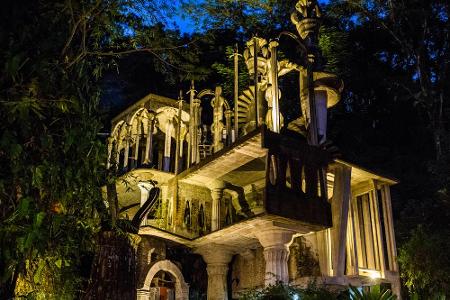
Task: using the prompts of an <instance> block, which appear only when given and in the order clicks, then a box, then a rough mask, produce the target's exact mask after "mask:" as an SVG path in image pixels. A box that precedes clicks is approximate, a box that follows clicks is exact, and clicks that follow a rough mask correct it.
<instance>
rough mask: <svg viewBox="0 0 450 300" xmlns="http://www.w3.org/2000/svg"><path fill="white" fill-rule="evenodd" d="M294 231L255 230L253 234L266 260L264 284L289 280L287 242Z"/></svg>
mask: <svg viewBox="0 0 450 300" xmlns="http://www.w3.org/2000/svg"><path fill="white" fill-rule="evenodd" d="M294 234H295V232H294V231H292V230H288V229H284V228H278V227H274V228H269V229H265V230H261V231H255V236H256V237H257V238H258V240H259V243H260V244H261V246H263V248H264V260H265V261H266V271H265V273H266V276H265V279H264V281H265V285H266V286H268V285H271V284H275V283H277V282H278V281H282V282H284V283H287V282H289V274H288V265H287V262H288V259H289V244H290V243H291V242H292V237H293V236H294Z"/></svg>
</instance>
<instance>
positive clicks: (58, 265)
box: [55, 259, 62, 269]
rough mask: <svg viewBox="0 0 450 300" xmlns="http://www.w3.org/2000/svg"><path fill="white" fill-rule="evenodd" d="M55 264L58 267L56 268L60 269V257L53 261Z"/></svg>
mask: <svg viewBox="0 0 450 300" xmlns="http://www.w3.org/2000/svg"><path fill="white" fill-rule="evenodd" d="M55 265H56V266H57V267H58V269H61V266H62V259H58V260H57V261H55Z"/></svg>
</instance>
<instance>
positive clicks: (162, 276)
mask: <svg viewBox="0 0 450 300" xmlns="http://www.w3.org/2000/svg"><path fill="white" fill-rule="evenodd" d="M152 285H153V287H155V286H158V287H162V288H163V289H160V290H161V291H162V293H161V296H162V297H163V298H160V297H161V296H158V300H159V299H164V300H165V299H170V294H171V293H172V291H173V289H175V293H174V294H175V299H176V300H187V299H189V286H188V285H187V283H186V282H185V281H184V277H183V274H182V273H181V271H180V269H179V268H178V267H177V266H176V265H175V264H174V263H173V262H171V261H170V260H161V261H158V262H157V263H155V264H154V265H153V266H151V268H150V270H149V271H148V273H147V276H146V277H145V281H144V285H143V287H142V288H141V289H139V290H138V299H139V300H141V299H142V300H144V299H145V300H149V297H150V293H149V291H150V289H151V288H152ZM166 297H167V298H166ZM151 300H154V299H151ZM155 300H156V299H155Z"/></svg>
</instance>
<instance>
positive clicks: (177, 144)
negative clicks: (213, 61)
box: [174, 91, 183, 174]
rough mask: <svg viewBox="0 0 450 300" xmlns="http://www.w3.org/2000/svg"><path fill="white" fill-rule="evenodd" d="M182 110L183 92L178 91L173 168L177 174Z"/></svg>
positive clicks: (181, 145)
mask: <svg viewBox="0 0 450 300" xmlns="http://www.w3.org/2000/svg"><path fill="white" fill-rule="evenodd" d="M182 111H183V92H182V91H180V99H179V101H178V115H177V129H176V147H175V170H174V173H175V174H178V173H179V171H180V165H179V164H180V147H183V144H181V124H182V122H183V120H182V119H181V113H182Z"/></svg>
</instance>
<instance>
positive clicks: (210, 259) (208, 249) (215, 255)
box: [195, 243, 234, 266]
mask: <svg viewBox="0 0 450 300" xmlns="http://www.w3.org/2000/svg"><path fill="white" fill-rule="evenodd" d="M195 253H198V254H200V255H201V256H202V257H203V260H204V261H205V262H206V263H207V264H208V266H209V265H210V264H214V265H222V264H225V265H227V266H228V263H229V262H230V261H231V258H232V257H233V254H234V251H233V249H231V248H230V247H229V246H226V245H221V244H215V243H212V244H208V245H205V246H202V247H199V248H196V249H195Z"/></svg>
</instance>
